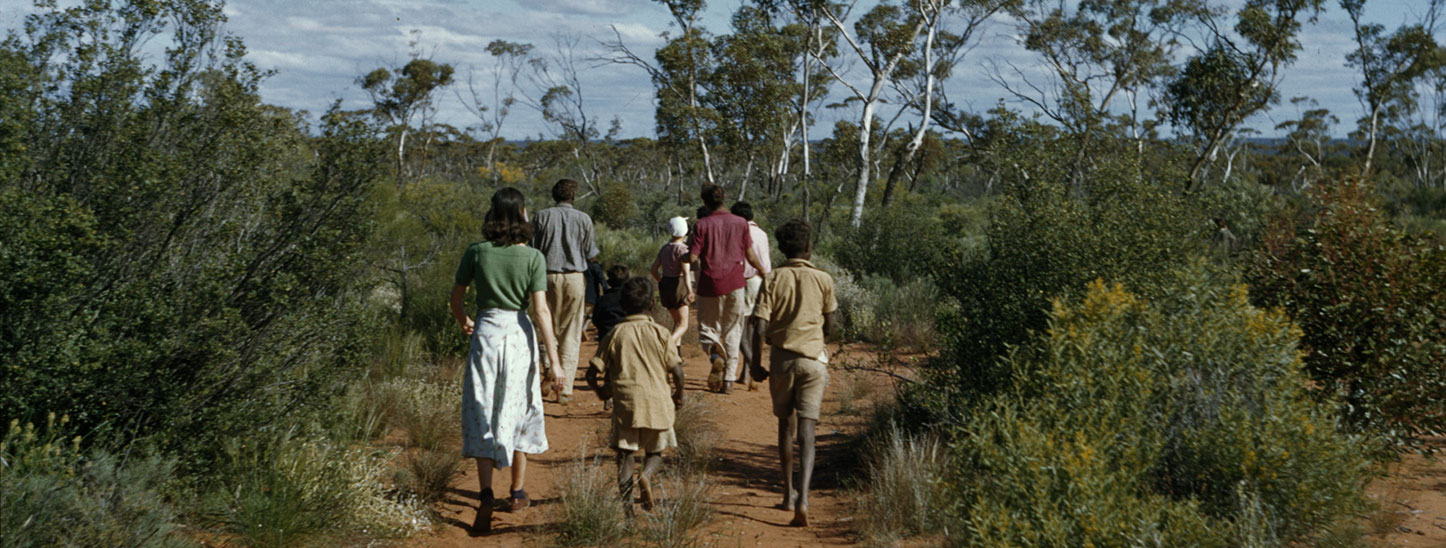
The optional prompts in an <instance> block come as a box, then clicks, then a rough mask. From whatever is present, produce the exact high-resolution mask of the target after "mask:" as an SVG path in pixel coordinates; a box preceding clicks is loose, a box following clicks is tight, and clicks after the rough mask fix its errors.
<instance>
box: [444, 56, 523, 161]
mask: <svg viewBox="0 0 1446 548" xmlns="http://www.w3.org/2000/svg"><path fill="white" fill-rule="evenodd" d="M532 50H533V47H532V44H526V43H519V42H508V41H506V40H493V41H492V42H490V43H488V44H487V53H488V54H489V55H491V56H492V57H493V65H492V86H491V87H492V89H491V91H490V93H491V97H490V98H484V94H485V93H487V92H479V91H478V90H477V86H476V85H475V84H474V82H473V74H472V73H470V72H469V73H468V74H467V92H468V93H469V94H470V95H471V100H470V101H469V100H467V99H466V98H463V97H462V94H461V92H458V94H457V98H458V99H460V100H461V101H462V105H463V106H465V107H466V108H467V110H468V111H469V112H471V113H472V114H473V115H474V116H476V117H477V118H478V119H479V120H480V121H481V125H480V126H478V128H477V129H478V130H479V131H481V132H483V133H486V134H488V139H487V160H486V164H484V165H486V166H487V168H488V169H491V168H492V167H493V165H494V159H495V158H496V153H497V144H498V143H499V142H500V141H501V140H502V124H503V123H504V122H506V121H507V116H508V115H509V114H511V113H512V107H513V106H514V105H516V104H517V89H518V86H519V85H520V84H521V82H520V79H521V76H522V71H523V69H524V68H526V67H527V61H528V59H529V58H530V57H531V55H532Z"/></svg>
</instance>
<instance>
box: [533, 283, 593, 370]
mask: <svg viewBox="0 0 1446 548" xmlns="http://www.w3.org/2000/svg"><path fill="white" fill-rule="evenodd" d="M586 283H587V282H586V280H585V279H584V278H583V274H582V273H581V272H548V273H547V307H548V308H549V309H551V311H552V331H553V333H554V334H556V336H557V359H559V360H561V361H562V363H561V364H560V365H561V366H562V374H563V375H565V376H564V377H563V379H562V380H563V383H562V395H564V396H571V395H572V385H573V381H574V380H575V379H577V354H578V347H580V346H581V345H582V329H583V323H584V321H583V307H584V305H585V304H586V302H587V301H586V295H587V285H586ZM542 356H543V360H544V361H546V359H547V353H546V352H544V353H543V354H542Z"/></svg>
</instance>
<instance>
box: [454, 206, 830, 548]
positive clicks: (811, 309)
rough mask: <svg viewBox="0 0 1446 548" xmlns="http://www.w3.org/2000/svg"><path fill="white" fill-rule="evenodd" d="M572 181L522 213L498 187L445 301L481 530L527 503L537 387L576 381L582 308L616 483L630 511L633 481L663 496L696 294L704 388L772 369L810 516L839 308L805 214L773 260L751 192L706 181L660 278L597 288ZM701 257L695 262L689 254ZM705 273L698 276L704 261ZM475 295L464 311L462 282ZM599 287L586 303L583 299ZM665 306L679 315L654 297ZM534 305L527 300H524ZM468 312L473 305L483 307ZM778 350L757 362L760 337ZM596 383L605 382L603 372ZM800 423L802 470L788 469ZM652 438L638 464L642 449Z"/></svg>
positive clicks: (787, 488)
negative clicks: (657, 482)
mask: <svg viewBox="0 0 1446 548" xmlns="http://www.w3.org/2000/svg"><path fill="white" fill-rule="evenodd" d="M577 189H578V184H577V182H575V181H572V180H569V179H563V180H561V181H558V182H557V183H556V184H555V185H554V186H553V189H552V198H553V200H554V201H555V202H556V205H555V206H554V207H550V208H547V209H543V210H541V211H539V212H537V213H536V215H534V216H532V218H531V219H530V220H529V217H528V214H527V209H526V207H525V203H524V201H525V200H524V198H523V195H522V193H521V192H519V191H518V190H516V189H514V188H504V189H501V190H498V191H497V192H496V193H495V194H493V196H492V201H491V209H490V210H489V211H488V212H487V216H486V219H485V223H484V226H483V237H484V238H485V241H482V242H478V243H475V244H472V245H470V246H468V248H467V249H466V251H465V252H464V253H463V256H462V260H461V262H460V264H459V265H458V267H457V272H456V276H455V284H454V286H453V288H452V298H451V310H452V315H453V317H454V318H455V319H456V320H457V323H458V325H459V326H460V327H461V328H462V330H463V331H464V332H465V333H467V334H468V335H470V336H471V345H470V349H469V350H468V354H467V365H466V371H465V373H464V377H463V387H462V453H463V456H465V457H471V458H474V459H476V463H477V472H478V476H479V478H480V481H481V487H482V489H481V493H480V498H481V505H480V507H479V511H478V513H477V520H476V522H475V523H474V524H473V532H474V533H477V534H481V533H486V532H488V531H490V529H491V517H492V512H493V511H494V510H495V509H497V508H498V507H499V506H500V507H501V508H502V509H505V510H508V511H516V510H520V509H522V508H526V507H527V506H528V505H529V503H530V501H529V499H528V496H527V492H526V490H525V489H524V480H525V477H526V465H527V455H529V454H537V453H541V452H544V451H546V450H547V436H546V433H545V430H544V426H545V425H544V416H543V410H542V401H543V397H544V388H545V389H546V390H547V392H549V393H556V394H557V401H558V402H559V403H567V402H568V401H570V400H571V398H572V395H573V388H574V387H573V385H574V382H575V379H576V375H577V369H578V360H579V358H578V353H579V349H580V343H581V341H582V339H583V328H584V325H585V323H586V321H587V307H586V306H585V303H587V304H591V305H592V306H591V317H592V321H593V323H594V325H596V327H597V330H598V341H599V342H598V352H597V355H596V356H595V357H594V358H593V359H592V360H591V361H590V365H589V370H588V371H587V379H588V384H589V385H591V386H592V387H593V388H594V390H595V391H596V393H597V394H598V396H599V397H601V398H602V399H603V400H604V401H606V402H607V403H608V407H609V408H610V409H611V410H612V421H611V422H612V435H611V444H610V445H611V447H612V448H613V449H614V450H616V451H617V464H618V487H619V491H620V494H621V496H622V503H623V504H625V505H626V508H627V510H628V512H629V513H631V512H632V501H633V492H634V486H636V487H638V488H639V489H638V490H639V491H640V494H641V499H642V500H641V502H642V506H643V509H644V510H650V509H651V508H652V507H653V505H654V504H655V503H656V499H655V497H654V494H653V490H652V487H651V483H650V478H651V477H652V475H653V474H654V473H655V472H656V471H657V469H658V468H659V467H660V466H661V465H662V461H663V459H662V453H663V452H664V451H666V450H667V449H669V448H672V447H676V444H677V443H676V439H675V436H674V434H673V422H674V419H675V416H676V414H675V413H676V408H677V406H680V405H683V384H684V374H683V368H682V365H683V360H682V358H681V355H682V352H681V351H682V339H683V337H684V335H685V333H686V332H687V327H688V312H689V310H688V308H689V307H690V306H694V305H695V306H697V308H698V327H699V329H698V331H699V339H700V340H699V342H700V344H701V345H702V348H703V351H704V353H705V355H706V356H708V359H709V363H710V365H711V370H710V374H709V378H708V382H707V386H708V388H709V389H710V390H713V391H716V392H720V393H724V394H726V393H729V392H730V391H731V390H732V388H733V385H734V383H735V382H737V383H743V382H747V384H748V387H749V389H756V388H757V386H758V383H760V382H763V381H765V380H767V379H769V378H770V376H771V378H772V379H771V380H770V381H769V386H770V393H771V396H772V399H773V412H774V415H775V416H776V417H777V418H778V425H779V438H778V439H779V457H780V465H781V467H782V471H783V474H782V479H783V491H784V493H783V502H782V503H781V504H780V505H779V507H780V508H782V509H785V510H793V511H794V519H793V522H792V524H793V525H795V526H807V525H808V494H807V493H808V486H809V483H810V480H811V477H812V470H813V453H814V447H813V446H814V434H813V432H814V425H815V424H816V422H817V420H818V418H819V409H820V405H821V403H822V399H823V391H824V387H825V386H826V385H827V383H828V371H827V365H826V364H827V362H828V355H827V352H826V351H825V349H824V344H823V343H824V340H825V337H826V336H828V335H829V334H831V332H832V330H833V326H834V321H833V315H834V312H835V310H836V309H837V308H838V304H837V301H836V299H835V298H834V287H833V280H832V278H830V277H829V276H828V274H826V273H824V272H823V271H821V270H818V269H816V268H814V267H813V265H812V264H810V263H809V261H808V260H809V257H810V252H811V246H810V242H811V237H810V227H809V225H808V224H807V223H806V222H804V221H791V222H789V223H786V224H784V225H783V226H781V227H779V229H778V230H777V232H776V233H775V235H776V236H777V238H778V245H779V249H780V250H781V251H783V253H784V254H785V255H786V256H787V257H788V260H787V261H786V262H785V263H784V264H783V265H781V266H780V267H779V268H778V269H774V268H772V265H771V262H770V252H769V243H768V236H767V234H766V233H765V232H764V231H763V230H762V229H761V228H759V227H758V225H757V224H756V223H754V222H753V212H752V208H751V207H749V205H748V204H747V203H746V202H738V203H735V204H734V205H733V206H732V207H731V208H729V207H725V199H726V196H725V192H724V190H723V188H722V187H720V186H717V185H706V186H704V188H703V190H702V193H701V196H700V197H701V198H702V201H703V207H701V208H699V214H698V219H697V221H696V223H695V224H694V226H693V227H692V231H691V233H690V231H689V227H688V222H687V219H685V218H683V217H675V218H673V219H670V220H669V222H668V231H669V235H670V240H669V241H668V242H667V243H666V244H664V245H663V246H662V247H661V249H659V251H658V255H657V259H656V260H655V261H654V263H653V265H652V268H651V269H650V274H651V279H650V278H649V277H644V276H630V275H629V274H630V272H629V271H628V269H627V268H626V267H625V266H622V265H614V266H612V267H610V268H608V271H607V273H606V276H607V278H608V280H607V284H606V285H607V289H606V291H604V292H603V293H602V294H601V295H597V296H596V297H595V298H594V296H593V295H591V294H589V292H588V289H589V285H590V284H589V279H590V278H595V276H590V275H588V274H587V273H588V272H589V270H592V271H594V272H595V271H596V270H598V266H597V265H596V263H595V259H596V257H597V255H598V252H599V251H598V248H597V245H596V243H595V240H594V232H593V224H592V219H591V218H590V217H588V215H587V214H586V213H583V212H582V211H580V210H578V209H576V208H575V207H573V204H572V202H573V200H574V198H575V196H576V193H577ZM695 265H696V267H695ZM695 274H696V275H695ZM469 286H471V287H473V288H474V289H475V291H476V308H477V310H476V311H475V313H474V314H473V316H472V317H469V316H468V315H467V314H465V313H464V312H463V306H462V305H463V302H462V301H463V299H464V297H465V295H466V292H467V289H468V287H469ZM655 294H656V298H655ZM588 301H593V302H590V303H589V302H588ZM655 302H660V303H661V304H662V306H663V307H664V308H666V309H667V310H668V311H669V313H670V315H671V317H672V320H673V325H672V326H671V328H669V327H664V326H662V325H660V324H658V323H657V322H655V321H654V320H653V318H652V316H651V314H649V313H648V312H649V311H650V310H651V309H652V308H653V306H654V303H655ZM529 312H530V314H529ZM474 318H475V319H474ZM765 341H766V342H767V343H768V344H770V345H771V346H772V347H773V348H772V352H771V353H770V360H769V361H770V363H769V366H768V367H766V368H765V367H764V366H763V363H762V347H763V344H764V342H765ZM599 382H600V384H599ZM795 436H796V437H797V440H798V444H799V449H800V451H799V452H800V457H801V463H800V464H801V467H800V468H801V470H800V471H801V473H802V477H801V478H800V479H801V480H802V481H801V482H800V483H799V484H798V487H797V488H795V484H794V482H793V465H794V458H793V455H794V453H793V440H794V437H795ZM639 451H641V452H643V453H644V458H643V467H642V470H641V471H640V472H639V473H638V474H637V477H636V479H635V478H634V464H633V455H634V453H636V452H639ZM509 467H510V468H511V484H510V491H509V494H508V497H507V498H506V499H505V500H502V501H499V500H498V499H497V498H496V497H495V495H494V491H493V490H492V474H493V471H494V470H496V469H501V468H509Z"/></svg>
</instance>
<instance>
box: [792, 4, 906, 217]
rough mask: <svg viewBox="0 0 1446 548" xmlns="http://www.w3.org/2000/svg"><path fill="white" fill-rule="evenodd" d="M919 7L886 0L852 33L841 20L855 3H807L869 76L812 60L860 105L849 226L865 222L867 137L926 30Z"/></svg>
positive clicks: (870, 148) (871, 149)
mask: <svg viewBox="0 0 1446 548" xmlns="http://www.w3.org/2000/svg"><path fill="white" fill-rule="evenodd" d="M918 6H919V4H918V2H917V1H915V2H911V3H908V4H905V5H899V4H895V3H893V2H892V1H889V0H886V1H884V2H880V3H879V4H877V5H875V6H874V7H873V8H872V9H870V10H869V11H867V12H865V13H864V14H863V15H862V16H860V17H859V18H858V20H857V21H855V22H854V24H853V25H852V27H853V28H852V29H850V28H849V26H848V25H846V24H844V20H845V19H847V18H848V17H849V15H850V13H851V12H852V8H853V7H854V4H844V5H837V4H833V3H830V2H828V1H827V0H817V1H815V2H814V3H812V4H811V5H810V7H811V8H812V9H814V10H816V11H817V13H818V14H819V15H821V16H823V18H824V20H826V21H828V23H829V24H830V25H832V26H833V27H834V29H835V30H836V31H837V32H838V37H839V38H840V39H841V43H843V44H847V46H848V48H847V49H848V50H849V51H852V52H853V53H854V56H855V57H854V58H852V60H853V61H857V62H858V63H859V64H860V65H862V66H863V68H864V70H865V71H866V73H867V74H866V75H865V77H864V78H862V79H859V80H857V81H854V80H850V79H848V78H845V75H844V73H845V72H846V71H844V70H843V68H842V67H841V66H836V65H838V62H837V61H834V60H828V59H823V58H821V57H818V56H815V59H816V60H818V61H819V62H820V64H821V65H822V66H823V67H824V68H825V69H826V70H827V71H828V72H829V74H830V75H831V76H833V78H834V80H836V81H837V82H839V83H840V84H842V85H843V87H844V88H845V89H847V90H848V92H849V94H850V95H851V96H850V97H849V98H848V100H847V102H850V103H852V102H857V103H860V108H859V132H858V154H857V156H856V157H855V166H856V168H855V173H854V175H855V187H854V199H853V208H852V210H851V211H850V213H849V223H850V224H851V225H853V226H858V225H859V223H861V222H862V221H863V215H864V202H865V199H866V198H867V197H868V190H869V183H870V182H871V181H872V180H873V177H872V175H873V172H872V171H871V168H872V167H873V154H874V147H873V145H872V143H871V139H872V135H873V133H874V131H873V127H874V118H875V116H876V114H877V112H878V108H879V105H880V104H881V103H882V101H883V99H884V93H885V91H887V87H888V85H889V83H890V82H891V81H892V79H894V78H896V77H897V74H896V71H898V70H899V68H900V66H901V65H902V64H904V61H905V59H906V58H908V56H909V55H911V54H912V53H913V52H914V50H915V47H916V41H917V39H918V38H919V35H920V34H921V33H923V32H924V30H925V27H927V26H928V20H927V18H925V17H924V16H923V15H922V14H921V13H920V10H919V9H918Z"/></svg>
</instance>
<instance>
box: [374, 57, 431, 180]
mask: <svg viewBox="0 0 1446 548" xmlns="http://www.w3.org/2000/svg"><path fill="white" fill-rule="evenodd" d="M453 72H454V69H453V68H452V65H449V64H445V63H437V62H435V61H433V60H431V59H427V58H424V57H421V56H420V54H419V53H418V52H416V51H415V50H414V51H413V53H412V59H411V60H410V61H408V62H407V64H405V65H402V66H400V67H393V68H387V67H379V68H377V69H375V70H372V71H371V72H368V73H366V74H365V75H363V76H361V77H359V78H357V80H356V83H357V85H358V86H361V88H362V89H363V90H366V92H367V95H368V96H370V97H371V100H372V105H373V108H372V114H373V115H374V116H376V117H377V118H378V119H381V120H384V121H386V122H387V123H388V124H389V125H390V126H391V127H392V131H393V132H395V133H396V135H397V156H396V160H397V161H396V168H397V184H398V185H399V186H403V187H404V186H406V180H407V178H408V173H407V172H406V171H405V163H404V162H405V160H406V148H407V137H408V135H409V134H410V133H411V131H412V123H413V122H414V121H416V120H417V118H419V117H420V118H422V119H423V120H422V122H423V123H422V125H423V126H426V118H428V115H429V114H430V113H431V112H432V111H433V110H434V109H435V107H436V103H435V99H436V92H437V91H438V90H440V89H441V88H444V87H447V86H449V85H451V84H452V74H453ZM421 129H422V130H426V128H425V127H423V128H421Z"/></svg>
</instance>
